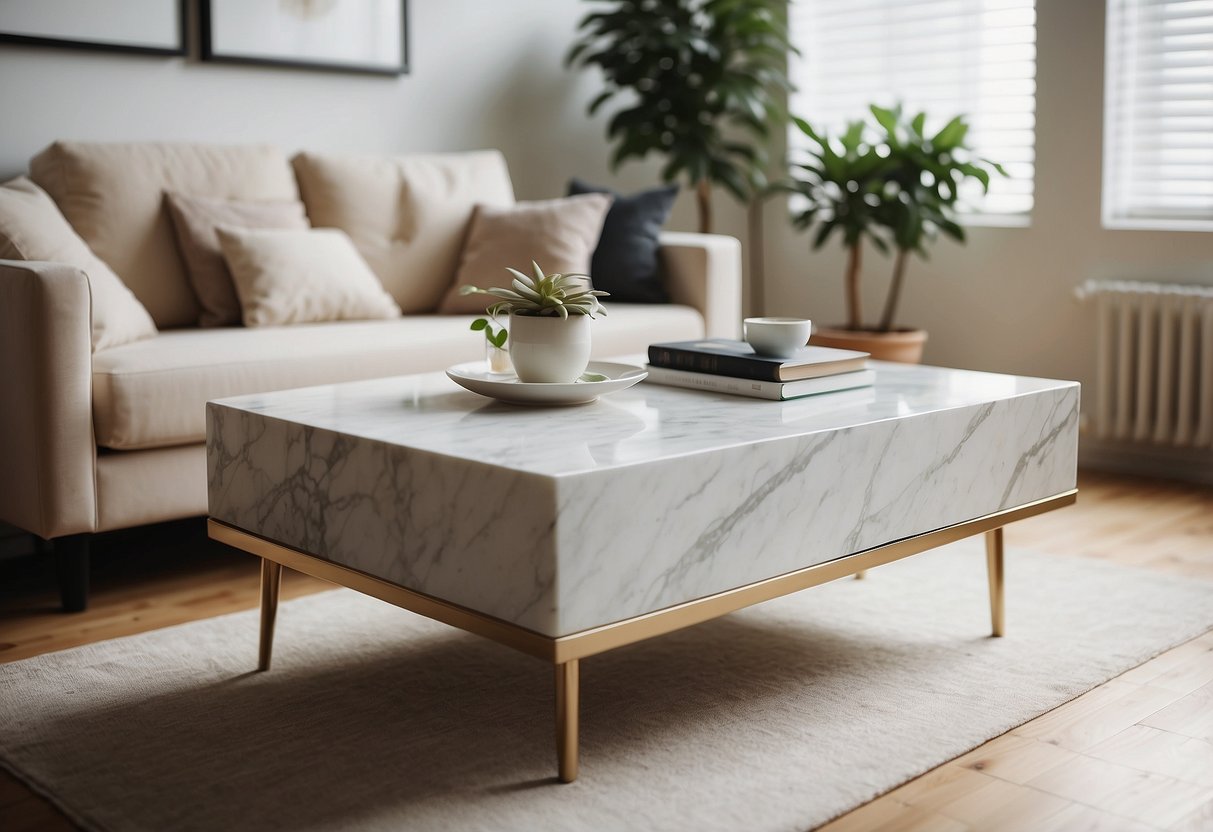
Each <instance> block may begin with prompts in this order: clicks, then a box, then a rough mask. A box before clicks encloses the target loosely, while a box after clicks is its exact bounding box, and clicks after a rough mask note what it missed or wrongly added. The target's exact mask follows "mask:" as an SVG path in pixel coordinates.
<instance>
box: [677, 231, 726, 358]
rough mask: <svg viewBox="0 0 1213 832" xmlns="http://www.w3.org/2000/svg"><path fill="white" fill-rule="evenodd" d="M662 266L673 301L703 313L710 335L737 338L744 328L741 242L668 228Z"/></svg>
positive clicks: (718, 235)
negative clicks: (742, 315)
mask: <svg viewBox="0 0 1213 832" xmlns="http://www.w3.org/2000/svg"><path fill="white" fill-rule="evenodd" d="M660 240H661V266H662V271H663V273H664V275H665V281H666V289H667V290H668V291H669V293H670V300H672V301H673V302H674V303H680V304H684V305H686V306H693V307H694V308H696V309H698V310H699V313H700V314H701V315H703V324H704V328H705V330H706V333H705V334H706V335H707V336H708V337H710V338H736V337H737V336H738V334H739V333H740V331H741V243H740V242H738V241H737V239H736V238H735V237H726V236H724V235H723V234H691V233H687V232H681V231H666V232H663V233H662V235H661V238H660Z"/></svg>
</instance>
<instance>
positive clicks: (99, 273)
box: [0, 176, 156, 351]
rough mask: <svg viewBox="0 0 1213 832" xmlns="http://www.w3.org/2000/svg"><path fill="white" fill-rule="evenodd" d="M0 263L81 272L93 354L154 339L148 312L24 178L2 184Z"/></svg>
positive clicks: (53, 206)
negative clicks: (36, 264)
mask: <svg viewBox="0 0 1213 832" xmlns="http://www.w3.org/2000/svg"><path fill="white" fill-rule="evenodd" d="M0 259H6V260H44V261H50V262H53V263H63V264H64V265H68V266H75V267H76V268H78V269H80V271H82V272H84V275H85V277H87V278H88V289H89V296H90V299H91V301H92V309H91V318H92V344H93V350H94V351H96V350H101V349H106V348H107V347H113V346H117V345H119V344H125V343H128V342H130V341H138V340H139V339H141V338H151V337H152V336H154V335H155V334H156V325H155V324H154V323H152V319H151V317H150V316H149V315H148V314H147V310H146V309H144V308H143V306H142V304H140V303H139V301H138V300H136V299H135V296H134V295H132V294H131V292H130V290H129V289H128V288H126V286H124V285H122V281H121V280H119V279H118V275H116V274H114V272H113V270H112V269H110V267H109V266H107V265H106V264H105V263H103V262H102V261H101V259H100V258H99V257H97V255H96V254H94V253H93V252H92V251H91V250H90V249H89V247H88V245H87V244H85V242H84V240H81V239H80V235H78V234H77V233H76V232H75V231H73V230H72V227H71V226H70V225H68V223H67V220H66V219H64V218H63V214H61V213H59V209H58V208H56V207H55V203H54V202H52V201H51V198H50V197H49V196H47V195H46V192H45V191H43V190H42V189H41V188H39V187H38V186H37V185H35V184H34V183H33V182H31V181H30V180H28V179H26V178H25V177H24V176H22V177H19V178H17V179H14V180H12V181H11V182H6V183H4V184H3V185H0Z"/></svg>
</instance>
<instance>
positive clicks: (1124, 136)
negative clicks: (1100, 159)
mask: <svg viewBox="0 0 1213 832" xmlns="http://www.w3.org/2000/svg"><path fill="white" fill-rule="evenodd" d="M1105 59H1106V67H1105V94H1104V97H1105V101H1104V189H1103V220H1104V225H1106V226H1109V227H1113V228H1115V227H1120V228H1126V227H1127V228H1133V227H1138V228H1157V227H1163V228H1192V229H1213V0H1109V2H1108V18H1107V51H1106V54H1105Z"/></svg>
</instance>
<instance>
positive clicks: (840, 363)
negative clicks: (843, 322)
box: [648, 338, 876, 401]
mask: <svg viewBox="0 0 1213 832" xmlns="http://www.w3.org/2000/svg"><path fill="white" fill-rule="evenodd" d="M868 358H869V355H868V353H866V352H856V351H854V350H836V349H832V348H830V347H811V346H810V347H801V348H800V349H799V350H797V352H796V355H794V356H793V357H791V358H768V357H766V356H762V355H757V354H756V353H755V352H754V349H753V347H751V346H750V345H749V344H747V343H746V342H745V341H730V340H729V339H727V338H708V339H706V340H703V341H676V342H674V343H669V344H653V345H652V346H651V347H649V365H648V370H649V377H648V380H649V381H653V382H656V383H657V384H668V385H671V386H673V387H689V388H691V389H693V390H710V391H712V392H715V393H733V394H735V395H738V396H752V397H754V398H757V399H774V400H776V401H783V400H784V399H795V398H799V397H801V396H815V395H817V394H819V393H832V392H834V391H836V390H852V389H854V388H856V387H869V386H871V384H872V382H873V381H874V380H875V376H876V374H875V373H874V372H872V371H871V370H869V369H866V368H867V364H868Z"/></svg>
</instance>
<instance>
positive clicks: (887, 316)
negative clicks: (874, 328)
mask: <svg viewBox="0 0 1213 832" xmlns="http://www.w3.org/2000/svg"><path fill="white" fill-rule="evenodd" d="M909 259H910V251H909V249H904V248H899V249H897V256H896V257H895V258H893V281H892V283H890V284H889V294H888V297H886V298H885V303H884V314H883V315H881V316H880V331H881V332H892V330H893V315H894V314H896V312H897V301H898V300H900V298H901V283H902V280H903V278H905V276H906V263H907V262H908V261H909Z"/></svg>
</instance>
